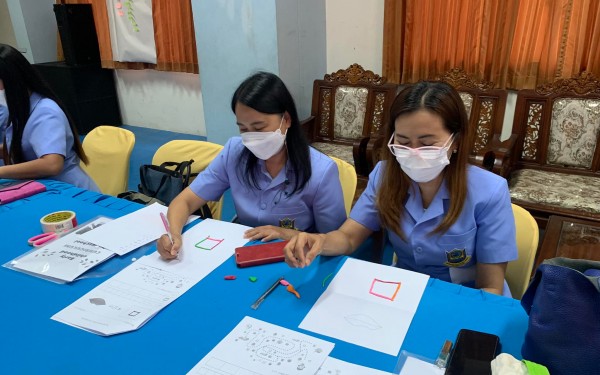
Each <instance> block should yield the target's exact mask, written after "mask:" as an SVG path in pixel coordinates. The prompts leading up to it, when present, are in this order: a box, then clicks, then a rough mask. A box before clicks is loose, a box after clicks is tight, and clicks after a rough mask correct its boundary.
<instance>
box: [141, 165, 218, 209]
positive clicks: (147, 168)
mask: <svg viewBox="0 0 600 375" xmlns="http://www.w3.org/2000/svg"><path fill="white" fill-rule="evenodd" d="M192 163H194V160H193V159H192V160H188V161H182V162H181V163H178V162H173V161H167V162H164V163H162V164H161V165H153V164H145V165H142V166H141V167H140V184H139V185H138V190H139V192H140V193H142V194H144V195H146V196H147V197H149V198H154V199H157V200H159V201H160V202H162V203H164V204H165V205H167V206H168V205H169V204H171V202H172V201H173V199H175V197H176V196H177V195H178V194H179V193H181V192H182V191H183V190H184V189H185V188H186V187H188V185H189V184H190V178H192V177H194V176H196V175H197V173H192V167H191V166H192ZM169 167H174V168H169ZM138 198H139V196H138ZM194 214H196V215H199V216H200V217H201V218H203V219H208V218H212V214H211V212H210V209H209V208H208V206H207V205H206V204H205V205H203V206H202V207H201V208H200V209H199V210H197V211H196V212H194Z"/></svg>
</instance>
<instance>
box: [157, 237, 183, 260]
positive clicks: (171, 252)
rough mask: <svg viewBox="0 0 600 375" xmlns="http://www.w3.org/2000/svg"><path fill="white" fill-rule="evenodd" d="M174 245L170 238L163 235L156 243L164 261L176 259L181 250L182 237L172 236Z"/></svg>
mask: <svg viewBox="0 0 600 375" xmlns="http://www.w3.org/2000/svg"><path fill="white" fill-rule="evenodd" d="M172 237H173V243H171V240H170V239H169V236H167V235H166V234H163V235H162V236H160V238H159V239H158V241H157V242H156V249H157V250H158V253H159V254H160V256H161V257H162V258H163V259H167V260H168V259H175V258H176V257H177V254H178V253H179V249H181V236H172Z"/></svg>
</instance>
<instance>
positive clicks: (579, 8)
mask: <svg viewBox="0 0 600 375" xmlns="http://www.w3.org/2000/svg"><path fill="white" fill-rule="evenodd" d="M599 48H600V1H598V0H553V1H548V0H528V1H522V2H521V5H520V7H519V12H518V16H517V27H516V30H515V35H514V39H513V48H512V50H511V54H510V59H509V62H508V63H509V67H510V69H509V74H508V86H509V87H513V88H519V89H521V88H534V87H535V86H537V85H538V84H541V83H547V82H552V81H554V80H556V79H559V78H569V77H572V76H574V75H576V74H578V73H580V72H582V71H585V70H587V71H589V72H592V73H594V74H595V75H596V76H600V51H599Z"/></svg>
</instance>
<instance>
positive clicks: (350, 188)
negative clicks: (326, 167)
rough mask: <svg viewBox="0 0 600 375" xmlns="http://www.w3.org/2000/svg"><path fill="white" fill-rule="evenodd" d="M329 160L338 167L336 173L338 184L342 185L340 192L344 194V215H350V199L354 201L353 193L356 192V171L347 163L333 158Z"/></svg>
mask: <svg viewBox="0 0 600 375" xmlns="http://www.w3.org/2000/svg"><path fill="white" fill-rule="evenodd" d="M330 158H332V159H333V161H335V163H336V164H337V166H338V172H339V175H340V183H341V184H342V192H343V194H344V206H345V207H346V215H350V209H351V208H352V199H354V193H355V192H356V184H357V177H356V169H354V166H353V165H351V164H350V163H348V162H345V161H343V160H342V159H338V158H336V157H334V156H330Z"/></svg>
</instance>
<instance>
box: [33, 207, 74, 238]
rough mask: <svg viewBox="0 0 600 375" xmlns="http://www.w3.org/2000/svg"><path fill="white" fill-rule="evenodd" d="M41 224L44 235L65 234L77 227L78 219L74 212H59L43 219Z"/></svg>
mask: <svg viewBox="0 0 600 375" xmlns="http://www.w3.org/2000/svg"><path fill="white" fill-rule="evenodd" d="M40 224H42V231H43V232H44V233H49V232H64V231H67V230H69V229H72V228H75V227H76V226H77V217H75V212H73V211H57V212H53V213H51V214H48V215H46V216H44V217H43V218H41V219H40Z"/></svg>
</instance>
